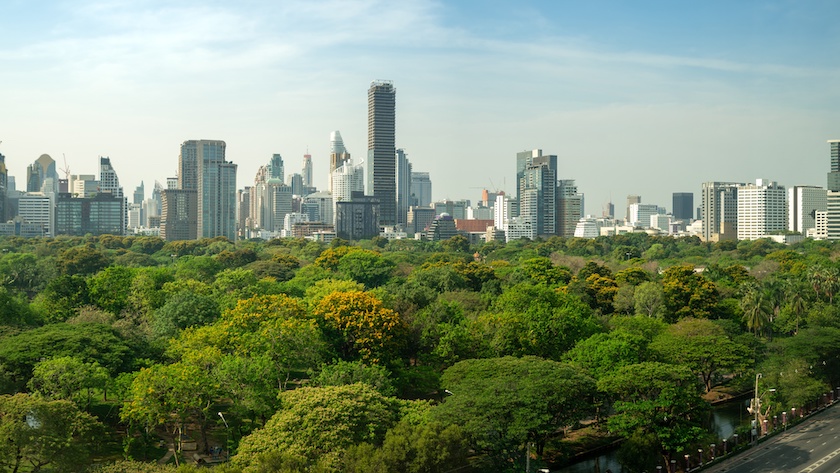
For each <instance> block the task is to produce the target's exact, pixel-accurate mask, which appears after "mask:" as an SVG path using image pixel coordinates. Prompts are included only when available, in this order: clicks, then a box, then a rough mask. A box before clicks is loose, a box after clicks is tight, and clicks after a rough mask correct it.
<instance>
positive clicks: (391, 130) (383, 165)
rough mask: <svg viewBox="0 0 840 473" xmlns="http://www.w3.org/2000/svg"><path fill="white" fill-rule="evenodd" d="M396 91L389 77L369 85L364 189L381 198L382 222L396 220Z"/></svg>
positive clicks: (391, 222)
mask: <svg viewBox="0 0 840 473" xmlns="http://www.w3.org/2000/svg"><path fill="white" fill-rule="evenodd" d="M396 95H397V89H395V88H394V84H393V83H392V82H390V81H374V82H371V84H370V88H369V89H368V157H367V161H366V162H365V170H366V173H365V179H366V181H367V184H366V186H365V191H366V192H367V194H368V195H371V196H373V197H374V198H375V199H376V200H377V201H379V209H380V211H379V216H380V220H379V223H380V225H394V224H396V223H397V176H396V144H395V143H396V138H395V126H396Z"/></svg>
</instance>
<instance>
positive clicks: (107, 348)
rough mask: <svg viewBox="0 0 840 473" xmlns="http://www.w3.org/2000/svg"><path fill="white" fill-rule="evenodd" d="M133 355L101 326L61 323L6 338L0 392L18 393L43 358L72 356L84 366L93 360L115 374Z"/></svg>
mask: <svg viewBox="0 0 840 473" xmlns="http://www.w3.org/2000/svg"><path fill="white" fill-rule="evenodd" d="M133 351H134V352H133ZM136 352H137V349H136V347H135V349H134V350H132V348H129V345H128V344H127V343H126V342H125V341H124V340H123V339H122V338H121V337H119V336H118V335H117V333H116V332H115V331H114V329H112V328H111V327H108V326H107V325H103V324H97V323H79V324H66V323H61V324H52V325H47V326H44V327H40V328H36V329H33V330H29V331H27V332H23V333H20V334H18V335H14V336H11V337H7V338H5V339H4V340H3V343H2V344H0V370H2V372H0V378H5V385H0V390H1V391H2V392H7V393H12V392H17V391H20V390H22V389H23V388H24V387H25V386H26V383H27V382H28V381H29V379H30V378H31V377H32V370H33V368H34V367H35V365H36V364H38V362H40V361H41V359H43V358H51V357H59V356H73V357H77V358H79V359H81V360H83V361H84V362H85V363H92V362H94V361H95V362H97V363H98V364H99V365H100V366H103V367H105V368H106V369H107V370H108V372H109V373H110V374H111V375H116V374H117V373H120V372H123V371H128V370H130V369H131V368H132V364H133V360H134V357H135V356H137V353H136Z"/></svg>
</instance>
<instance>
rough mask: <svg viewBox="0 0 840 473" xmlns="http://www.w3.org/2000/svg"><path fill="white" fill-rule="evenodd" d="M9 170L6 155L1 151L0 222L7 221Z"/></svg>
mask: <svg viewBox="0 0 840 473" xmlns="http://www.w3.org/2000/svg"><path fill="white" fill-rule="evenodd" d="M8 180H9V172H8V171H7V170H6V157H5V156H3V153H0V223H5V222H6V189H7V188H8Z"/></svg>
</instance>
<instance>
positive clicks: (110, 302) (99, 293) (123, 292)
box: [88, 266, 136, 316]
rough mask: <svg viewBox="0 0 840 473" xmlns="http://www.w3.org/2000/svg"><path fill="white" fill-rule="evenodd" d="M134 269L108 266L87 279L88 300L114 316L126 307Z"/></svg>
mask: <svg viewBox="0 0 840 473" xmlns="http://www.w3.org/2000/svg"><path fill="white" fill-rule="evenodd" d="M135 271H136V270H135V269H133V268H124V267H122V266H110V267H108V268H105V269H103V270H102V271H100V272H99V273H97V274H96V275H94V276H92V277H91V278H90V279H88V290H89V292H90V300H91V302H93V303H94V304H96V306H97V307H99V308H101V309H103V310H105V311H108V312H110V313H112V314H114V315H116V316H119V315H120V313H121V312H122V311H123V309H125V308H126V307H127V306H128V296H129V294H130V293H131V282H132V280H133V279H134V274H135Z"/></svg>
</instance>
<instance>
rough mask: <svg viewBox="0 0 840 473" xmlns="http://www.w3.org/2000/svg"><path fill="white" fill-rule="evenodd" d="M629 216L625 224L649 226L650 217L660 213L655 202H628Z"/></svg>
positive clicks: (641, 226)
mask: <svg viewBox="0 0 840 473" xmlns="http://www.w3.org/2000/svg"><path fill="white" fill-rule="evenodd" d="M628 210H629V211H630V218H629V219H628V220H627V224H628V225H630V226H631V227H640V228H648V227H650V217H651V216H653V215H657V214H659V213H660V211H659V210H660V209H659V206H658V205H655V204H638V203H637V204H630V206H629V207H628Z"/></svg>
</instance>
